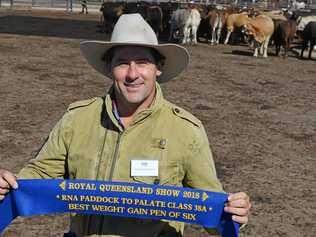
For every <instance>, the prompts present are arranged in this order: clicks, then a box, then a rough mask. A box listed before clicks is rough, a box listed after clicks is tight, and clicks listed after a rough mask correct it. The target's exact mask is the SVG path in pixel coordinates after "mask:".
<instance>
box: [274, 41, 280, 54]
mask: <svg viewBox="0 0 316 237" xmlns="http://www.w3.org/2000/svg"><path fill="white" fill-rule="evenodd" d="M280 48H281V46H280V45H279V43H276V44H275V54H276V56H277V57H278V56H279V53H280Z"/></svg>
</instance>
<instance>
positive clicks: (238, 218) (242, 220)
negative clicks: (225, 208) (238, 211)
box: [232, 215, 248, 224]
mask: <svg viewBox="0 0 316 237" xmlns="http://www.w3.org/2000/svg"><path fill="white" fill-rule="evenodd" d="M232 219H233V221H236V222H238V223H240V224H247V223H248V216H235V215H233V216H232Z"/></svg>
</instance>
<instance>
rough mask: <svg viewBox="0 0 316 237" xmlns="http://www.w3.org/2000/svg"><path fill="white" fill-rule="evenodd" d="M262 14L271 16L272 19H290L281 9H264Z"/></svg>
mask: <svg viewBox="0 0 316 237" xmlns="http://www.w3.org/2000/svg"><path fill="white" fill-rule="evenodd" d="M261 14H263V15H266V16H269V17H270V18H271V19H272V20H281V21H286V20H287V19H288V18H287V17H286V16H285V14H284V12H283V11H281V10H273V11H263V12H261Z"/></svg>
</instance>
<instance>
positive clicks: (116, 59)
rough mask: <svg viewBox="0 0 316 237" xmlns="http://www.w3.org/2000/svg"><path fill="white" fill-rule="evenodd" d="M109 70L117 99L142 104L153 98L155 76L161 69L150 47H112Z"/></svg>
mask: <svg viewBox="0 0 316 237" xmlns="http://www.w3.org/2000/svg"><path fill="white" fill-rule="evenodd" d="M111 72H112V76H113V80H114V86H115V92H116V96H117V99H118V100H122V101H123V102H125V103H126V102H127V103H131V104H142V103H144V102H145V101H147V102H148V100H152V99H153V98H154V95H155V82H156V77H157V76H159V75H160V74H161V71H159V70H158V69H157V66H156V64H155V60H154V57H153V55H152V52H151V50H150V49H148V48H144V47H136V46H124V47H121V48H116V49H114V54H113V58H112V61H111ZM149 102H151V101H149Z"/></svg>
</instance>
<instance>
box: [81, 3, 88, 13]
mask: <svg viewBox="0 0 316 237" xmlns="http://www.w3.org/2000/svg"><path fill="white" fill-rule="evenodd" d="M85 10H86V14H88V4H87V0H82V1H81V12H80V13H81V14H83V13H84V11H85Z"/></svg>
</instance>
